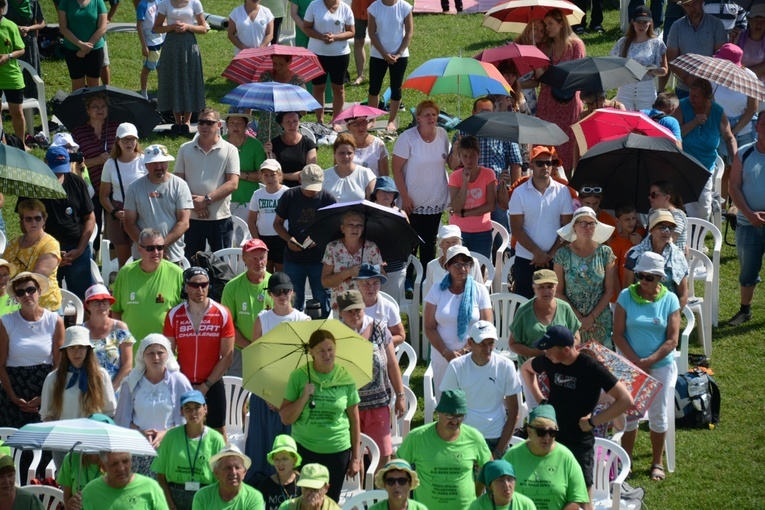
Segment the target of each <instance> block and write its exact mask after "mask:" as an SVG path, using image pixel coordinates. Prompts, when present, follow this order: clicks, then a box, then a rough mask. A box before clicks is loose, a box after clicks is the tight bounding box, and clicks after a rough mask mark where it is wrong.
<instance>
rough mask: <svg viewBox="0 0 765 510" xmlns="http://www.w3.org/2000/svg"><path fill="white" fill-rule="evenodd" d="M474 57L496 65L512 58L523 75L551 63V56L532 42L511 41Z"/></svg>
mask: <svg viewBox="0 0 765 510" xmlns="http://www.w3.org/2000/svg"><path fill="white" fill-rule="evenodd" d="M473 58H474V59H476V60H480V61H481V62H489V63H490V64H494V65H497V64H499V63H500V62H502V61H503V60H512V61H513V63H514V64H515V67H517V68H518V72H519V73H520V75H521V76H523V75H524V74H526V73H528V72H529V71H533V70H534V69H538V68H540V67H545V66H549V65H550V58H549V57H548V56H547V55H545V54H544V53H543V52H542V50H540V49H539V48H537V47H536V46H533V45H531V44H515V43H510V44H506V45H504V46H499V47H497V48H489V49H488V50H483V51H482V52H481V53H479V54H478V55H476V56H475V57H473Z"/></svg>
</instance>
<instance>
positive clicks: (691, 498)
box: [4, 0, 765, 510]
mask: <svg viewBox="0 0 765 510" xmlns="http://www.w3.org/2000/svg"><path fill="white" fill-rule="evenodd" d="M203 3H204V5H205V7H206V8H207V10H208V12H212V13H214V14H219V15H223V16H225V15H227V14H228V13H229V12H230V11H231V10H232V9H233V8H234V7H235V6H237V5H239V4H240V2H239V0H215V2H213V1H212V0H206V1H205V2H203ZM43 4H44V5H43V9H44V10H45V12H46V18H47V19H48V20H49V21H50V20H53V19H54V16H53V15H54V13H53V7H52V3H51V2H43ZM133 15H134V11H133V8H132V6H131V2H127V1H126V2H123V3H122V6H121V7H120V9H119V11H118V13H117V16H116V19H115V21H119V22H132V21H133ZM414 20H415V35H414V39H413V41H412V46H411V57H410V66H409V70H410V71H411V70H414V69H415V68H416V67H417V66H419V65H420V64H422V63H423V62H425V61H426V60H428V59H430V58H434V57H441V56H454V55H460V54H462V55H465V56H470V55H474V54H475V53H478V52H479V51H481V50H483V49H485V48H489V47H493V46H496V45H499V44H502V43H504V42H506V41H507V40H509V38H508V37H507V36H506V35H501V34H496V33H494V32H492V31H490V30H488V29H485V28H481V27H480V23H481V16H480V15H464V16H443V15H423V16H415V18H414ZM618 24H619V19H618V13H617V12H616V11H613V10H610V11H607V12H606V18H605V22H604V27H605V28H606V29H607V33H606V34H603V35H586V36H584V37H583V39H584V41H585V43H586V44H587V52H588V54H589V55H607V54H608V53H609V52H610V50H611V47H612V46H613V44H614V43H615V42H616V40H617V39H618V37H620V35H621V34H620V31H619V28H618ZM198 41H199V43H200V46H201V51H202V58H203V62H204V66H205V77H206V84H207V91H206V92H207V99H208V104H209V105H210V106H213V107H218V108H221V109H222V110H223V109H225V108H226V106H225V105H222V104H221V103H220V100H221V98H222V97H223V96H224V95H225V94H226V93H227V92H228V91H229V90H231V88H232V85H231V84H229V83H227V82H226V80H224V79H223V78H221V77H220V73H221V72H222V71H223V69H224V68H225V66H226V64H227V63H228V62H229V60H230V58H231V57H232V55H233V51H232V47H231V45H230V44H229V42H228V40H227V39H226V35H225V33H224V32H216V31H213V32H210V33H208V34H207V35H204V36H199V37H198ZM136 43H137V39H136V36H135V34H112V35H110V37H109V51H110V57H111V62H112V77H113V84H114V85H115V86H118V87H123V88H126V89H130V90H137V89H138V75H139V72H140V66H141V57H140V50H139V47H138V45H137V44H136ZM354 72H355V69H354V67H353V64H352V65H351V74H352V75H353V74H354ZM43 77H44V79H45V82H46V92H47V95H48V98H50V97H52V96H53V94H54V93H55V92H56V90H58V89H62V90H64V91H68V90H69V87H70V82H69V78H68V75H67V73H66V67H65V64H64V63H63V62H61V61H45V62H44V63H43ZM384 86H385V85H384ZM155 87H156V76H154V75H153V76H152V77H151V78H150V90H153V89H155ZM346 91H347V92H346V94H347V100H348V101H360V100H363V99H365V98H366V85H362V86H356V87H354V86H349V87H347V88H346ZM424 98H425V95H424V94H422V93H420V92H416V91H411V90H405V91H404V104H405V105H406V106H407V107H412V106H415V105H416V104H417V103H418V102H419V101H421V100H422V99H424ZM435 100H436V101H437V102H438V103H439V105H441V107H442V109H444V110H446V111H448V112H449V113H452V114H457V112H458V106H457V98H456V97H454V96H437V97H435ZM471 104H472V100H470V99H469V98H462V99H461V105H460V110H461V113H462V116H463V117H465V116H467V115H468V114H469V111H470V108H471ZM308 120H311V119H310V116H309V118H308ZM400 120H401V126H402V127H405V126H407V125H408V123H409V122H410V120H411V117H410V115H409V114H408V113H404V114H403V115H402V116H401V118H400ZM6 128H7V129H9V128H10V125H9V122H6ZM149 141H150V142H154V143H163V144H165V145H167V146H168V147H169V149H170V150H171V152H175V151H177V148H178V146H179V145H180V143H181V142H182V140H174V139H170V138H166V137H161V136H154V137H152V138H151V139H150V140H144V141H143V143H144V144H146V143H148V142H149ZM38 154H39V155H42V153H41V152H38ZM319 154H320V156H319V159H320V163H321V164H322V165H323V166H325V167H327V166H330V165H331V160H332V157H331V153H330V151H329V150H327V149H321V150H320V151H319ZM14 205H15V197H7V201H6V205H5V207H4V216H5V218H6V221H7V224H8V233H9V236H10V237H13V236H15V235H18V221H17V220H16V217H15V215H14V214H13V207H14ZM730 237H731V238H732V236H730ZM737 278H738V262H737V259H736V253H735V249H733V248H730V247H727V246H726V247H724V250H723V256H722V263H721V275H720V301H721V304H720V306H721V309H720V319H721V322H720V323H721V324H725V321H726V320H727V319H728V318H730V317H731V316H732V315H733V314H734V313H735V311H736V310H737V308H738V302H739V299H738V283H737ZM764 301H765V298H763V294H762V292H759V293H758V294H756V296H755V301H754V303H753V307H752V308H753V310H754V319H753V320H752V321H751V322H749V323H747V324H745V325H744V326H741V327H738V328H730V327H727V326H722V327H720V328H716V329H715V330H714V353H713V358H712V359H713V361H712V368H713V369H714V371H715V378H716V380H717V383H718V384H719V386H720V389H721V392H722V403H723V407H722V422H721V423H720V425H719V426H718V427H717V428H716V429H715V430H678V433H677V471H676V472H675V473H674V474H669V475H668V477H667V479H666V480H665V481H664V482H662V483H654V482H651V481H650V480H649V478H648V467H649V464H650V457H649V446H648V434H647V433H646V432H644V433H642V434H641V435H640V437H639V439H638V446H637V449H636V455H635V467H634V475H635V476H634V478H633V480H632V481H631V482H630V483H632V485H635V486H642V487H645V489H646V498H645V502H646V506H647V508H650V509H651V510H656V509H667V510H674V509H677V510H687V509H717V508H738V509H755V508H762V506H763V502H765V484H763V481H764V480H765V477H764V476H763V475H762V466H764V465H765V453H764V449H765V432H764V430H765V429H764V428H763V427H762V421H763V417H765V412H764V411H763V409H764V407H765V406H764V404H765V399H763V396H762V395H763V392H762V388H763V387H765V375H763V372H760V371H759V369H758V367H760V366H761V360H762V359H763V358H764V357H765V343H764V342H763V338H765V313H763V311H762V310H763V309H765V306H764V305H765V303H764ZM692 351H694V352H700V351H701V349H700V347H699V346H698V345H692ZM423 372H424V366H422V365H421V366H419V367H418V369H417V370H416V371H415V374H414V376H413V378H412V387H413V389H414V391H415V393H416V394H418V395H422V374H423ZM420 409H422V400H421V399H420ZM415 421H416V424H421V423H422V411H421V410H420V411H419V412H418V413H417V415H416V417H415Z"/></svg>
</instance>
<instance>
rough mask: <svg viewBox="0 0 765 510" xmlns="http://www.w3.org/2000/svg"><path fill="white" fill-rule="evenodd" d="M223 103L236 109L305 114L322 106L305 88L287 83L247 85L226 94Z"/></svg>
mask: <svg viewBox="0 0 765 510" xmlns="http://www.w3.org/2000/svg"><path fill="white" fill-rule="evenodd" d="M221 102H223V103H226V104H230V105H232V106H234V107H236V108H252V109H254V110H261V111H264V112H304V111H312V110H316V109H318V108H321V105H320V104H319V102H318V101H316V100H315V99H314V98H313V96H312V95H311V94H310V93H309V92H308V91H307V90H305V89H304V88H302V87H298V86H296V85H290V84H287V83H277V82H273V81H271V82H266V83H245V84H244V85H239V86H238V87H237V88H235V89H234V90H232V91H231V92H229V93H228V94H226V95H225V96H224V97H223V99H221Z"/></svg>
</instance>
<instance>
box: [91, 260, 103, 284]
mask: <svg viewBox="0 0 765 510" xmlns="http://www.w3.org/2000/svg"><path fill="white" fill-rule="evenodd" d="M90 277H91V278H92V279H93V283H104V279H103V278H101V270H100V269H99V268H98V264H96V261H95V260H93V259H90Z"/></svg>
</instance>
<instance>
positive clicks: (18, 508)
mask: <svg viewBox="0 0 765 510" xmlns="http://www.w3.org/2000/svg"><path fill="white" fill-rule="evenodd" d="M13 510H43V505H42V502H41V501H40V498H39V497H38V496H37V495H35V494H32V493H31V492H27V491H25V490H24V489H22V488H21V487H16V499H15V500H14V501H13Z"/></svg>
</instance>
